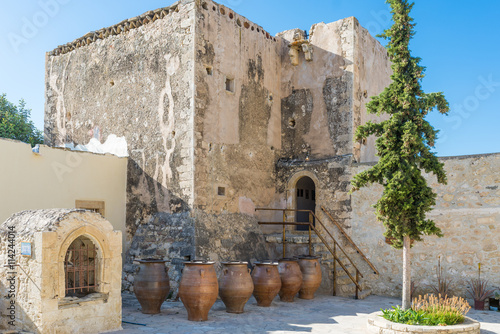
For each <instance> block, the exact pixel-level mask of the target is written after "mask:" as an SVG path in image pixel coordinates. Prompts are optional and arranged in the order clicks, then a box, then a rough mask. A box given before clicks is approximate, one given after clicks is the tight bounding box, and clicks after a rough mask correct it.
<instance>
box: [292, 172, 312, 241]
mask: <svg viewBox="0 0 500 334" xmlns="http://www.w3.org/2000/svg"><path fill="white" fill-rule="evenodd" d="M295 188H296V189H297V191H296V202H295V203H296V209H297V210H311V211H312V212H315V210H316V185H315V184H314V181H313V180H312V179H311V178H310V177H308V176H304V177H302V178H300V179H299V180H298V181H297V185H296V186H295ZM295 221H296V222H298V223H299V222H300V223H302V222H309V212H297V214H296V215H295ZM313 224H314V217H313ZM308 229H309V228H308V227H307V226H306V225H297V230H298V231H307V230H308Z"/></svg>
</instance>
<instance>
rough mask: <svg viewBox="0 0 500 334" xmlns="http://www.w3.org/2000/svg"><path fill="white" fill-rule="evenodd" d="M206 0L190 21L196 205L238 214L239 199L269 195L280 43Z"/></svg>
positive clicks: (258, 200) (257, 200)
mask: <svg viewBox="0 0 500 334" xmlns="http://www.w3.org/2000/svg"><path fill="white" fill-rule="evenodd" d="M206 4H207V6H206V7H207V8H206V9H204V8H203V7H200V8H199V12H198V19H197V20H198V24H197V26H196V27H197V31H196V37H197V43H196V45H197V61H196V65H195V71H196V80H195V81H196V116H195V118H196V119H195V133H196V137H197V141H196V149H195V165H196V169H195V173H196V178H195V179H196V181H195V193H196V199H195V206H196V207H197V208H201V209H203V210H207V211H208V212H213V213H218V212H221V211H228V212H239V207H240V202H241V200H243V198H245V199H244V200H243V201H244V202H245V203H249V202H250V201H252V202H254V203H253V204H254V206H257V205H267V204H268V203H269V202H271V201H273V200H274V182H273V170H274V161H275V154H276V153H275V151H276V150H279V148H280V146H281V145H280V143H281V140H280V135H279V134H280V122H279V121H278V120H279V119H280V106H279V85H280V83H279V77H280V76H279V72H280V69H281V67H280V61H279V59H277V58H276V57H275V55H276V53H277V50H278V49H279V48H278V43H279V41H275V39H273V38H271V37H267V35H265V34H263V33H262V32H263V30H261V29H262V28H261V27H259V26H257V25H255V24H253V23H251V22H249V21H248V20H247V19H246V18H244V17H242V16H240V15H238V14H236V13H234V12H233V11H232V10H230V9H227V8H225V7H224V6H221V5H218V4H216V3H213V2H211V1H207V2H206ZM257 30H258V31H257ZM207 68H210V70H211V72H210V73H208V72H207ZM226 78H230V79H231V80H234V91H227V90H226V86H225V80H226ZM276 95H277V96H278V99H276V98H275V96H276ZM219 187H223V188H224V189H225V194H224V195H223V196H220V195H219V194H218V192H217V190H218V188H219ZM250 205H252V204H250Z"/></svg>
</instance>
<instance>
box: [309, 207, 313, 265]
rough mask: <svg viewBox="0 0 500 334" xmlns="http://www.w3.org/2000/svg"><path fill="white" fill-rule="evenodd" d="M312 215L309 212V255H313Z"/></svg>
mask: <svg viewBox="0 0 500 334" xmlns="http://www.w3.org/2000/svg"><path fill="white" fill-rule="evenodd" d="M311 218H312V215H311V212H309V255H310V256H311V255H312V242H311V225H312V219H311Z"/></svg>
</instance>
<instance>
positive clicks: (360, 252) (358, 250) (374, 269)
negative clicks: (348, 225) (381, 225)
mask: <svg viewBox="0 0 500 334" xmlns="http://www.w3.org/2000/svg"><path fill="white" fill-rule="evenodd" d="M321 210H323V212H324V213H326V215H327V216H328V218H330V220H331V221H332V222H333V223H334V224H335V225H336V226H337V228H338V229H339V230H340V233H342V235H343V236H344V237H345V238H346V239H347V241H349V242H350V243H351V245H352V246H353V247H354V249H356V251H357V252H358V254H359V255H361V257H362V258H363V260H365V261H366V263H368V265H369V266H370V268H372V269H373V273H374V274H377V275H378V274H379V273H378V270H377V269H376V268H375V266H374V265H373V264H372V263H371V262H370V260H368V258H367V257H366V256H365V254H363V252H362V251H361V249H359V248H358V246H357V245H356V244H355V243H354V241H353V240H352V239H351V237H349V236H348V235H347V233H346V232H345V231H344V229H343V228H342V226H341V225H340V224H339V223H337V221H336V220H335V219H333V217H332V215H331V214H330V213H329V212H328V211H326V209H325V207H324V206H321Z"/></svg>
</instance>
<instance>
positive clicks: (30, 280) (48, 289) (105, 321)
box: [0, 209, 122, 334]
mask: <svg viewBox="0 0 500 334" xmlns="http://www.w3.org/2000/svg"><path fill="white" fill-rule="evenodd" d="M80 236H85V237H88V238H90V239H91V240H92V242H93V243H94V244H95V246H96V248H97V255H96V257H95V258H94V259H93V261H94V263H95V266H96V280H97V282H98V285H97V287H96V288H95V289H96V290H95V291H96V293H92V294H90V295H87V296H85V297H82V298H76V297H65V295H66V290H65V289H66V286H65V282H66V277H65V264H64V259H65V256H66V252H67V250H68V248H69V246H70V245H71V243H72V242H73V241H74V240H75V239H76V238H78V237H80ZM0 237H1V239H2V240H1V244H0V261H1V262H2V263H3V264H9V265H12V267H6V266H2V267H1V270H0V282H1V283H0V293H1V295H2V296H4V297H5V298H1V299H0V308H1V311H0V312H1V319H0V329H3V330H8V331H21V330H23V331H28V332H34V333H68V334H69V333H100V332H104V331H112V330H119V329H121V268H122V266H121V262H122V260H121V259H122V258H121V250H122V238H121V232H120V231H114V230H113V226H112V225H111V224H110V223H109V222H108V221H107V220H105V219H104V218H103V217H102V216H101V215H100V214H97V213H93V212H90V211H84V210H77V209H70V210H68V209H50V210H29V211H23V212H19V213H16V214H14V215H12V216H11V217H10V218H9V219H7V220H6V221H5V222H4V223H3V224H1V225H0ZM21 242H29V243H31V254H32V255H31V256H21V254H20V251H21ZM8 279H9V280H8ZM11 305H14V312H11V310H10V309H8V307H10V306H11ZM11 316H13V318H14V319H12V318H11ZM10 321H13V322H12V323H9V322H10Z"/></svg>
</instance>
